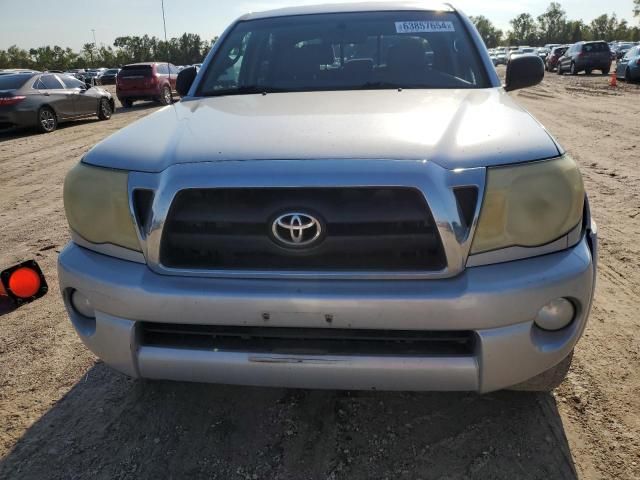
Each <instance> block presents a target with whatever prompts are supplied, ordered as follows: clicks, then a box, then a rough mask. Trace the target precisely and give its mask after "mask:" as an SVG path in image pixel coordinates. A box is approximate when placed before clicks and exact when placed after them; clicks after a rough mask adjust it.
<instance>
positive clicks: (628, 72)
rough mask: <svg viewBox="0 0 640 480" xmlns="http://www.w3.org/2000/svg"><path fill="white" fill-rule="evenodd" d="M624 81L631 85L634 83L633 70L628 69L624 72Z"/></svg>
mask: <svg viewBox="0 0 640 480" xmlns="http://www.w3.org/2000/svg"><path fill="white" fill-rule="evenodd" d="M624 81H625V82H627V83H631V82H632V81H633V80H631V70H629V69H628V68H627V69H626V70H625V71H624Z"/></svg>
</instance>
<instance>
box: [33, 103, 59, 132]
mask: <svg viewBox="0 0 640 480" xmlns="http://www.w3.org/2000/svg"><path fill="white" fill-rule="evenodd" d="M56 128H58V117H56V112H54V111H53V110H52V109H51V108H50V107H42V108H41V109H40V110H38V130H39V131H40V133H51V132H53V131H54V130H55V129H56Z"/></svg>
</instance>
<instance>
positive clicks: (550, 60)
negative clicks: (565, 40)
mask: <svg viewBox="0 0 640 480" xmlns="http://www.w3.org/2000/svg"><path fill="white" fill-rule="evenodd" d="M568 49H569V45H560V46H558V47H553V48H552V49H551V53H550V54H549V55H548V56H547V60H546V61H545V62H544V66H545V69H546V70H547V72H553V71H554V70H555V69H556V67H557V66H558V60H560V57H562V55H564V52H566V51H567V50H568Z"/></svg>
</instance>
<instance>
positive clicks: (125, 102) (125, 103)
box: [120, 98, 133, 108]
mask: <svg viewBox="0 0 640 480" xmlns="http://www.w3.org/2000/svg"><path fill="white" fill-rule="evenodd" d="M120 103H122V106H123V107H124V108H131V107H132V106H133V100H131V99H129V98H123V99H122V100H120Z"/></svg>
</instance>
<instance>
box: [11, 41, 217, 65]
mask: <svg viewBox="0 0 640 480" xmlns="http://www.w3.org/2000/svg"><path fill="white" fill-rule="evenodd" d="M216 39H217V38H214V39H213V40H211V41H207V40H203V39H202V38H201V37H200V35H197V34H194V33H184V34H183V35H181V36H180V37H175V38H171V39H170V40H168V41H164V40H160V39H159V38H157V37H149V36H148V35H143V36H141V37H140V36H126V37H118V38H116V39H115V40H114V42H113V46H111V45H101V46H99V47H98V46H96V45H94V44H93V43H86V44H84V46H83V47H82V50H81V51H79V52H76V51H74V50H72V49H71V48H62V47H59V46H58V45H55V46H53V47H51V46H49V45H47V46H44V47H38V48H31V49H29V50H25V49H23V48H19V47H17V46H15V45H13V46H11V47H9V48H8V49H7V50H0V68H32V69H34V70H47V69H48V70H69V69H72V68H90V67H119V66H122V65H127V64H129V63H136V62H149V61H154V60H162V61H170V62H171V63H173V64H175V65H192V64H194V63H201V62H202V60H203V59H204V57H205V55H206V54H207V53H208V52H209V49H210V48H211V45H212V44H213V42H215V41H216Z"/></svg>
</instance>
